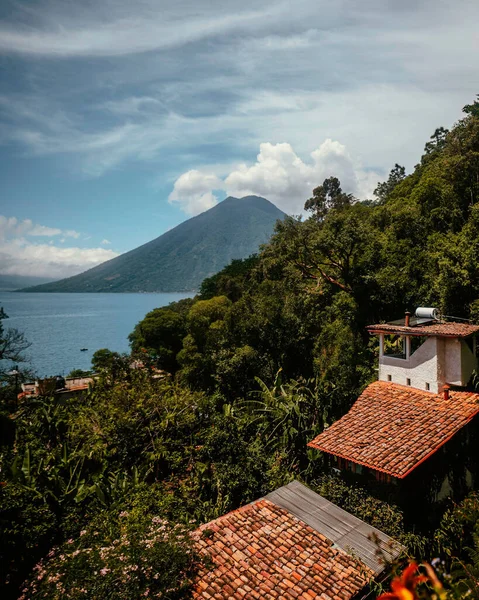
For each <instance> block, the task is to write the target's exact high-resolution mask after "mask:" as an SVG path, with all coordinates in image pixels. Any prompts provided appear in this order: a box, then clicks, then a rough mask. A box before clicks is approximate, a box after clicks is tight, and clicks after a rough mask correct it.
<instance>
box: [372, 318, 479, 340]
mask: <svg viewBox="0 0 479 600" xmlns="http://www.w3.org/2000/svg"><path fill="white" fill-rule="evenodd" d="M366 329H367V330H368V331H369V332H370V333H398V334H408V335H429V336H432V335H435V336H439V337H460V338H463V337H467V336H469V335H472V334H473V333H477V332H478V331H479V325H470V324H469V323H453V322H443V323H441V322H432V323H425V324H423V325H415V326H414V327H406V326H405V325H398V324H393V323H379V324H376V325H369V326H368V327H366Z"/></svg>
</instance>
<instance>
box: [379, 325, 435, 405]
mask: <svg viewBox="0 0 479 600" xmlns="http://www.w3.org/2000/svg"><path fill="white" fill-rule="evenodd" d="M437 339H438V338H435V337H430V338H428V339H427V340H426V341H425V342H424V344H422V345H421V346H420V347H419V348H418V349H417V350H416V352H414V353H413V354H411V356H409V358H406V359H402V358H393V357H390V356H384V355H383V356H380V357H379V379H380V380H381V381H389V378H388V376H389V375H390V376H391V381H392V382H393V383H399V384H400V385H408V382H407V380H408V379H410V380H411V387H415V388H419V389H421V390H425V389H426V383H429V386H430V391H431V392H434V393H437V392H438V390H439V387H438V376H437V372H438V360H437V358H438V357H437V352H438V348H437Z"/></svg>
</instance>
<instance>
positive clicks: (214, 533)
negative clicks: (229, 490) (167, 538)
mask: <svg viewBox="0 0 479 600" xmlns="http://www.w3.org/2000/svg"><path fill="white" fill-rule="evenodd" d="M373 537H376V538H377V540H378V542H377V543H378V544H379V548H381V550H382V551H383V552H384V554H385V556H386V557H387V558H388V559H389V560H393V559H395V558H397V557H398V556H399V555H400V554H401V553H402V552H403V548H402V547H401V546H400V545H399V544H398V543H397V542H394V541H393V540H392V539H391V538H389V537H388V536H387V535H385V534H384V533H382V532H381V531H378V530H377V529H375V528H374V527H371V526H370V525H367V524H366V523H364V522H363V521H361V520H360V519H357V518H356V517H354V516H353V515H351V514H349V513H348V512H346V511H344V510H342V509H341V508H339V507H338V506H335V505H334V504H332V503H331V502H329V501H328V500H326V499H325V498H323V497H322V496H319V495H318V494H316V493H315V492H313V491H312V490H310V489H309V488H307V487H305V486H304V485H302V484H300V483H299V482H297V481H293V482H292V483H290V484H288V485H287V486H284V487H282V488H279V489H278V490H276V491H274V492H272V493H271V494H268V495H267V496H266V497H265V498H261V499H260V500H257V501H255V502H253V503H251V504H248V505H247V506H244V507H242V508H239V509H238V510H235V511H233V512H230V513H228V514H226V515H224V516H222V517H220V518H218V519H216V520H214V521H211V522H210V523H206V524H205V525H202V526H201V527H200V528H199V529H197V530H196V531H195V533H194V539H195V542H196V545H197V548H198V549H199V551H200V553H202V554H205V555H209V556H210V557H211V560H212V563H213V566H212V568H204V569H203V570H202V571H201V572H200V573H199V576H198V579H197V585H196V590H195V593H194V597H195V598H199V599H205V600H206V599H212V598H257V599H262V598H271V599H274V598H284V599H285V600H293V599H295V598H302V599H306V598H307V599H308V600H312V599H318V600H319V599H321V600H333V599H334V600H349V599H351V598H353V597H355V595H356V594H357V593H358V592H359V591H360V590H362V589H363V588H364V587H365V586H366V585H367V584H368V582H369V580H370V579H371V578H373V577H374V576H375V575H378V574H379V573H381V572H382V571H383V569H384V565H383V564H382V562H381V561H380V559H379V558H378V557H377V554H376V551H377V549H378V546H377V545H376V543H375V542H374V541H373Z"/></svg>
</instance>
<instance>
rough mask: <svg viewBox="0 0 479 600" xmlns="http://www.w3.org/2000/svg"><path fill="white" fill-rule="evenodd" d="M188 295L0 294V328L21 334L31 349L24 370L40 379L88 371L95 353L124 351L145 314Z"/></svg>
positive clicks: (126, 349) (28, 351) (126, 350)
mask: <svg viewBox="0 0 479 600" xmlns="http://www.w3.org/2000/svg"><path fill="white" fill-rule="evenodd" d="M191 296H192V294H184V293H177V294H33V293H32V294H30V293H29V294H19V293H16V292H0V306H3V308H4V309H5V312H6V313H7V315H8V316H9V317H10V318H9V319H5V321H4V322H3V324H4V327H6V328H8V327H12V328H13V327H15V328H16V329H19V330H20V331H23V332H24V333H25V335H26V337H27V339H28V340H29V341H30V342H31V344H32V345H31V346H30V348H29V349H28V350H27V352H26V355H27V357H28V359H29V362H28V363H25V364H26V366H28V367H30V368H31V369H33V370H34V371H35V372H36V373H37V375H38V376H40V377H44V376H47V375H57V374H60V375H67V374H68V373H69V372H70V371H71V370H72V369H89V368H90V367H91V364H90V361H91V357H92V355H93V353H94V352H95V351H96V350H98V349H100V348H109V349H110V350H115V351H116V352H128V350H129V346H128V334H129V333H131V331H132V330H133V328H134V326H135V325H136V324H137V323H138V321H140V320H141V319H142V318H143V317H144V316H145V314H146V313H147V312H149V311H150V310H152V309H153V308H157V307H159V306H166V305H167V304H169V303H170V302H174V301H176V300H180V299H182V298H188V297H191ZM81 348H88V350H87V351H86V352H81V351H80V349H81Z"/></svg>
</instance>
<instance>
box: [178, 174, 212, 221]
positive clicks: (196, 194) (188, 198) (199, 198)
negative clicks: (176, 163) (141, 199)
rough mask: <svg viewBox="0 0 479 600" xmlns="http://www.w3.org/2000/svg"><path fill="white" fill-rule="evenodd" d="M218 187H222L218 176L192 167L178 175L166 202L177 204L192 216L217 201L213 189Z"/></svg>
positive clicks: (210, 206)
mask: <svg viewBox="0 0 479 600" xmlns="http://www.w3.org/2000/svg"><path fill="white" fill-rule="evenodd" d="M220 189H223V182H222V181H221V180H220V179H219V177H217V176H216V175H214V174H212V173H201V172H200V171H197V170H195V169H193V170H191V171H187V172H186V173H183V175H180V177H178V179H177V180H176V181H175V185H174V187H173V191H172V192H171V194H170V195H169V197H168V202H169V203H170V204H177V205H178V206H179V207H180V208H181V210H182V211H183V212H184V213H186V214H187V215H189V216H194V215H197V214H199V213H202V212H204V211H205V210H208V209H209V208H213V206H215V205H216V204H217V203H218V198H217V197H216V196H215V195H214V194H213V190H220Z"/></svg>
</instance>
